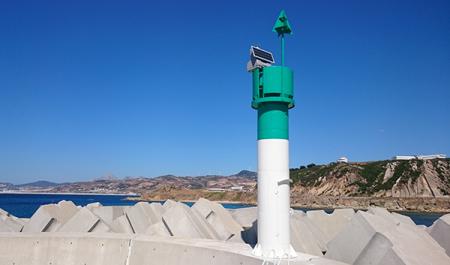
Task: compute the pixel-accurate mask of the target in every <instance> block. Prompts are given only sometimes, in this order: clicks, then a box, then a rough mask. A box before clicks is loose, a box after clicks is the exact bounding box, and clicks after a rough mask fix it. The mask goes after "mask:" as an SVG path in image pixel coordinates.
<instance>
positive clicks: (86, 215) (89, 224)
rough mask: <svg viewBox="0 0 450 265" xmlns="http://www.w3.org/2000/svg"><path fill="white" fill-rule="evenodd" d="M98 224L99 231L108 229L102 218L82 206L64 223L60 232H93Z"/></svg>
mask: <svg viewBox="0 0 450 265" xmlns="http://www.w3.org/2000/svg"><path fill="white" fill-rule="evenodd" d="M96 226H99V228H97V231H105V230H106V231H108V230H109V229H108V228H105V226H106V224H104V223H103V222H102V221H100V218H99V217H98V216H96V215H95V214H93V213H92V212H91V211H90V210H89V209H88V208H86V207H84V208H81V209H80V210H79V211H78V212H77V213H76V214H75V215H74V216H73V217H72V218H70V220H68V221H67V222H66V223H65V224H64V225H62V226H61V227H60V228H59V229H58V232H92V231H93V230H94V229H95V227H96ZM106 231H105V232H106Z"/></svg>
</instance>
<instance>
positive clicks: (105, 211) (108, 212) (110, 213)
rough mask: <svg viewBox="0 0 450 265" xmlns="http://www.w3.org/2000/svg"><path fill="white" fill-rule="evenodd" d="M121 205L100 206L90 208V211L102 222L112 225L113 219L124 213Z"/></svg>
mask: <svg viewBox="0 0 450 265" xmlns="http://www.w3.org/2000/svg"><path fill="white" fill-rule="evenodd" d="M124 210H125V207H123V206H102V207H95V208H91V212H92V213H93V214H95V215H97V216H98V217H99V218H100V219H101V220H102V221H103V222H105V223H106V224H108V225H112V223H113V222H114V220H115V219H117V218H118V217H120V216H122V215H124V214H125V211H124Z"/></svg>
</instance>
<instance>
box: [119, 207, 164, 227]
mask: <svg viewBox="0 0 450 265" xmlns="http://www.w3.org/2000/svg"><path fill="white" fill-rule="evenodd" d="M162 212H163V208H162V205H161V204H160V203H148V202H138V203H136V204H135V205H133V206H131V207H130V208H128V209H126V210H125V214H126V215H127V218H128V220H129V221H130V224H131V226H132V227H133V231H134V232H135V233H145V231H146V230H147V229H148V227H149V226H150V225H152V224H155V223H157V222H160V221H161V218H162Z"/></svg>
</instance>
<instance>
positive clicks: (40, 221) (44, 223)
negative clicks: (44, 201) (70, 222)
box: [22, 205, 57, 233]
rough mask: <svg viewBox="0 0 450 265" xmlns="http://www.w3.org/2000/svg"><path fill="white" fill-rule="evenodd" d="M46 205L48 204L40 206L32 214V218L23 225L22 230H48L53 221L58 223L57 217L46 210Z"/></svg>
mask: <svg viewBox="0 0 450 265" xmlns="http://www.w3.org/2000/svg"><path fill="white" fill-rule="evenodd" d="M45 206H47V205H44V206H41V207H39V209H38V210H37V211H36V212H35V213H34V214H33V216H31V218H30V220H29V221H28V222H27V223H26V224H25V225H24V226H23V229H22V232H25V233H37V232H46V231H47V230H48V228H49V227H50V226H51V225H52V223H56V222H55V218H53V217H52V216H51V215H50V213H49V212H48V211H47V210H46V209H47V208H48V207H45ZM56 226H57V225H56Z"/></svg>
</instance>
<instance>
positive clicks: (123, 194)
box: [0, 191, 139, 197]
mask: <svg viewBox="0 0 450 265" xmlns="http://www.w3.org/2000/svg"><path fill="white" fill-rule="evenodd" d="M0 194H23V195H33V194H36V195H99V196H101V195H104V196H130V197H136V196H139V194H137V193H94V192H79V193H78V192H45V191H0Z"/></svg>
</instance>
